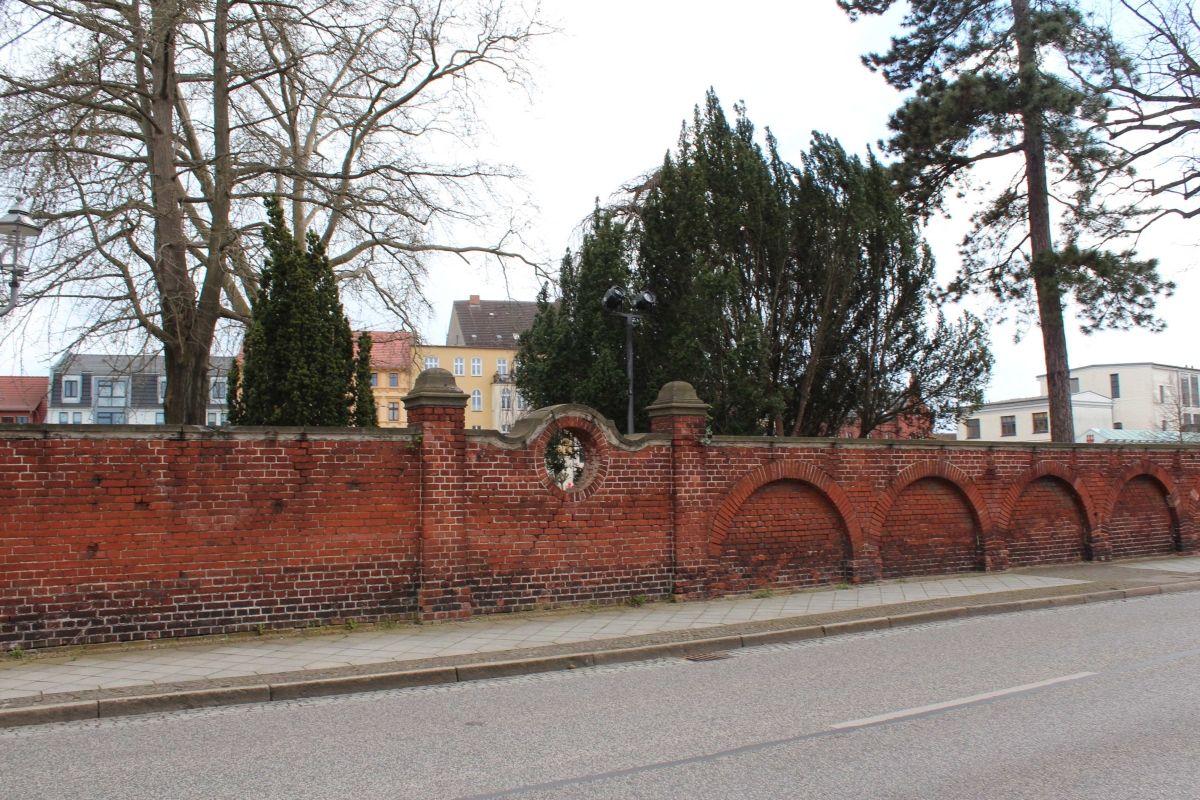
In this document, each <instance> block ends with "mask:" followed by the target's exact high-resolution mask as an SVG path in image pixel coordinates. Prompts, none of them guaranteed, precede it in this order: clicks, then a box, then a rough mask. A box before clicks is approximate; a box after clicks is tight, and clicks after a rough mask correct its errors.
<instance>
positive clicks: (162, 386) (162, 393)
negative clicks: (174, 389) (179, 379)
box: [158, 376, 167, 403]
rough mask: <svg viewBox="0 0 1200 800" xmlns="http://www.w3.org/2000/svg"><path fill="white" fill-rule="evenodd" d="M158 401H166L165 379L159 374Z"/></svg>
mask: <svg viewBox="0 0 1200 800" xmlns="http://www.w3.org/2000/svg"><path fill="white" fill-rule="evenodd" d="M158 402H160V403H165V402H167V379H166V378H164V377H161V376H160V377H159V379H158Z"/></svg>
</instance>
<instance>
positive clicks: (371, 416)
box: [354, 331, 379, 428]
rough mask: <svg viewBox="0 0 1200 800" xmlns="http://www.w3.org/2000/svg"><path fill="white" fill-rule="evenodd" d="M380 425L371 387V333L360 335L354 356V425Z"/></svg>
mask: <svg viewBox="0 0 1200 800" xmlns="http://www.w3.org/2000/svg"><path fill="white" fill-rule="evenodd" d="M378 426H379V414H378V410H377V409H376V407H375V392H374V391H372V389H371V334H369V333H367V332H366V331H363V332H362V333H360V334H359V336H358V353H357V354H356V355H355V356H354V427H356V428H375V427H378Z"/></svg>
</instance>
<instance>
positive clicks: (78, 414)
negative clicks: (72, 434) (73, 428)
mask: <svg viewBox="0 0 1200 800" xmlns="http://www.w3.org/2000/svg"><path fill="white" fill-rule="evenodd" d="M71 424H72V425H82V424H83V412H82V411H75V412H73V413H72V414H71Z"/></svg>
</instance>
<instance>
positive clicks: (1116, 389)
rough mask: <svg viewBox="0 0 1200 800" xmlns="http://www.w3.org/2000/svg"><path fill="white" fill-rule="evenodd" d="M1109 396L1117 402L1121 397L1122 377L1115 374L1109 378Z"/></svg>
mask: <svg viewBox="0 0 1200 800" xmlns="http://www.w3.org/2000/svg"><path fill="white" fill-rule="evenodd" d="M1108 391H1109V396H1110V397H1112V399H1114V400H1116V399H1117V398H1118V397H1120V396H1121V375H1120V374H1119V373H1116V372H1113V373H1111V374H1110V375H1109V376H1108Z"/></svg>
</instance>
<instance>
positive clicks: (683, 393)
mask: <svg viewBox="0 0 1200 800" xmlns="http://www.w3.org/2000/svg"><path fill="white" fill-rule="evenodd" d="M710 408H712V406H710V405H709V404H708V403H706V402H704V401H703V400H701V399H700V398H699V397H698V396H697V395H696V390H695V389H694V388H693V387H692V385H691V384H690V383H688V382H687V381H671V382H670V383H664V384H663V387H662V388H661V389H659V390H658V397H657V398H655V400H654V402H653V403H651V404H650V405H648V406H646V413H647V414H649V415H650V417H651V419H653V418H656V417H706V416H708V410H709V409H710Z"/></svg>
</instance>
